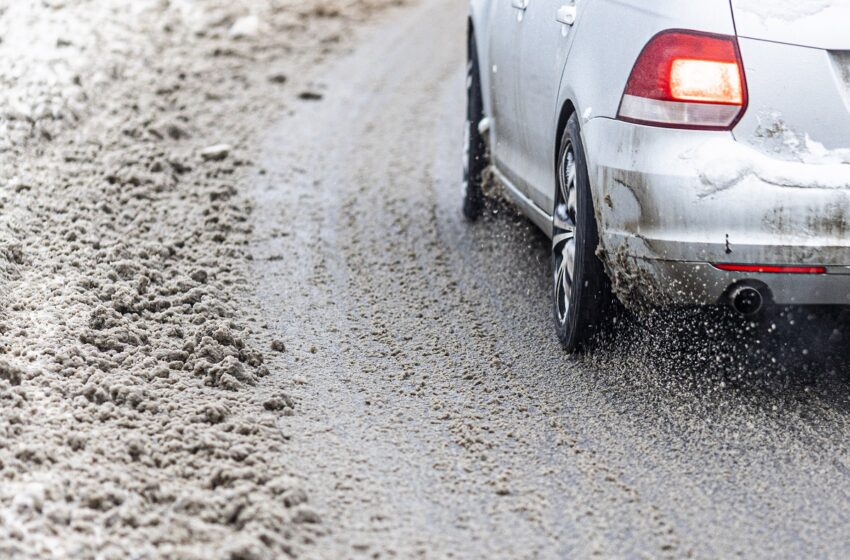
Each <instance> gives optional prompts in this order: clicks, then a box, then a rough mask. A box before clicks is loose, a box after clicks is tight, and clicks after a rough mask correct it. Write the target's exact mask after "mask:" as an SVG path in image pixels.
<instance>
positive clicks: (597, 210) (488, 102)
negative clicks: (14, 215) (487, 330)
mask: <svg viewBox="0 0 850 560" xmlns="http://www.w3.org/2000/svg"><path fill="white" fill-rule="evenodd" d="M469 14H470V15H469V22H468V26H469V34H468V37H469V38H468V46H469V48H468V65H467V70H468V76H467V78H468V79H467V93H468V95H467V100H468V102H467V123H466V128H465V142H464V146H465V152H464V195H463V196H464V199H463V213H464V214H465V216H466V217H467V218H469V219H470V220H475V219H477V218H478V217H479V216H480V215H481V214H482V212H483V211H484V207H485V197H484V194H483V189H484V186H483V183H484V180H485V176H487V177H489V176H493V177H495V178H496V179H497V180H498V181H499V183H501V184H502V185H504V187H505V190H507V192H509V193H510V195H511V197H512V198H513V199H514V201H515V202H516V203H517V205H518V206H519V207H520V208H521V210H522V212H523V213H525V214H526V215H527V216H528V217H529V218H530V220H531V221H533V222H534V223H535V224H536V225H537V226H539V227H540V228H541V229H542V230H543V231H544V232H545V233H546V234H547V235H548V236H549V238H551V241H552V243H551V247H552V286H553V290H552V291H553V295H554V297H553V314H554V318H555V325H556V329H557V334H558V337H559V339H560V340H561V343H562V344H563V346H564V348H565V349H566V350H567V351H571V352H572V351H577V350H581V349H587V348H590V347H591V346H593V345H594V341H595V340H597V339H598V338H599V337H598V336H597V335H598V334H599V333H600V332H602V331H604V330H605V326H606V325H607V324H608V323H609V322H610V320H611V317H612V315H614V314H616V313H617V312H618V309H619V308H620V306H621V305H625V307H627V308H632V309H645V308H659V307H661V308H667V307H681V306H716V305H718V304H720V305H729V306H731V307H732V308H733V309H734V310H736V311H737V312H738V313H740V314H741V315H743V316H746V317H756V316H757V315H758V314H760V313H762V311H763V309H764V308H765V307H766V306H779V305H782V306H785V305H829V306H838V305H848V304H850V34H848V33H846V26H845V23H846V22H848V21H850V2H848V1H847V0H843V1H829V0H819V1H816V2H815V1H812V2H791V1H787V0H783V1H776V2H762V1H761V0H731V1H730V0H700V1H699V2H696V1H683V0H652V1H651V2H650V1H647V0H575V1H574V2H572V1H571V0H472V1H471V2H470V10H469ZM488 168H489V169H492V173H487V172H486V171H487V169H488Z"/></svg>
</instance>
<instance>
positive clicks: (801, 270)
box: [712, 264, 826, 274]
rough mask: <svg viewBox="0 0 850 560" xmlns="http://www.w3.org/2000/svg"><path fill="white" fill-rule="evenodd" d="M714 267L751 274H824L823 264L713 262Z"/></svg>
mask: <svg viewBox="0 0 850 560" xmlns="http://www.w3.org/2000/svg"><path fill="white" fill-rule="evenodd" d="M712 266H713V267H714V268H717V269H720V270H725V271H727V272H749V273H752V274H826V267H824V266H799V265H798V266H777V265H760V264H714V265H712Z"/></svg>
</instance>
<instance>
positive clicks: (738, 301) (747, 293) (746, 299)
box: [729, 285, 764, 317]
mask: <svg viewBox="0 0 850 560" xmlns="http://www.w3.org/2000/svg"><path fill="white" fill-rule="evenodd" d="M729 299H730V301H731V303H732V309H734V310H735V311H737V312H738V313H740V314H741V315H744V316H745V317H750V316H753V315H757V314H758V313H759V312H760V311H761V310H762V309H763V308H764V295H762V293H761V291H760V290H758V289H757V288H753V287H752V286H746V285H744V286H738V287H737V288H735V289H734V290H732V293H731V294H729Z"/></svg>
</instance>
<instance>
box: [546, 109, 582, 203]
mask: <svg viewBox="0 0 850 560" xmlns="http://www.w3.org/2000/svg"><path fill="white" fill-rule="evenodd" d="M575 112H576V107H575V105H574V104H573V102H572V100H571V99H569V98H568V99H565V100H564V102H563V103H562V104H561V109H560V111H559V112H558V126H557V127H556V128H555V142H554V143H553V144H554V146H555V151H554V152H553V153H552V169H553V170H554V176H555V180H556V181H557V177H558V165H559V161H558V157H559V156H560V155H561V141H562V140H563V138H564V131H565V130H566V129H567V122H568V121H569V120H570V117H572V116H573V115H574V114H575ZM556 188H557V185H556ZM553 204H554V203H553ZM548 210H549V213H550V214H552V213H553V212H554V208H549V209H548Z"/></svg>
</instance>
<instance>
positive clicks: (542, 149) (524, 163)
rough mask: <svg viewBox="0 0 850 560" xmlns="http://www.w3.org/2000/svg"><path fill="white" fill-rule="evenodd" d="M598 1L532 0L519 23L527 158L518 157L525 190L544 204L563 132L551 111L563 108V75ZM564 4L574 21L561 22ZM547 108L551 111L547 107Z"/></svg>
mask: <svg viewBox="0 0 850 560" xmlns="http://www.w3.org/2000/svg"><path fill="white" fill-rule="evenodd" d="M594 1H595V0H575V1H574V3H571V4H570V3H569V2H566V1H565V0H527V7H526V10H525V12H524V14H523V17H522V18H521V21H520V22H519V23H518V26H519V27H520V33H519V41H518V49H517V50H518V54H519V69H520V71H519V75H518V76H517V77H518V79H519V93H520V111H521V112H520V119H519V121H518V123H519V124H520V125H521V126H520V130H519V133H518V137H519V139H520V149H521V153H522V157H520V158H519V159H518V160H517V168H516V176H517V177H516V179H517V180H518V181H519V182H520V183H521V185H522V188H523V192H525V193H526V194H527V195H528V196H529V198H531V199H532V200H533V201H534V202H535V204H536V205H538V206H540V207H541V208H542V207H545V205H547V204H549V203H550V202H549V201H550V200H551V198H552V192H553V191H554V187H553V185H554V184H555V166H554V165H553V163H552V162H553V161H554V157H555V155H556V154H555V153H554V149H553V142H552V139H553V138H555V136H556V135H557V134H558V131H557V130H556V128H557V125H558V122H557V120H556V119H553V118H552V117H551V115H552V114H553V113H555V111H556V110H557V107H558V93H559V89H560V83H561V76H562V75H563V71H564V65H565V63H566V61H567V55H568V54H569V51H570V47H571V46H572V44H573V41H574V39H575V37H576V35H577V34H578V33H579V32H580V31H579V30H580V29H581V27H582V25H583V21H584V17H585V14H586V13H589V10H592V4H593V2H594ZM563 6H568V7H571V8H573V9H575V14H576V21H575V23H573V24H572V25H566V24H564V23H560V22H558V21H557V14H558V10H559V9H560V8H561V7H563ZM540 53H546V56H540ZM546 107H548V108H550V110H549V111H546V110H542V109H544V108H546Z"/></svg>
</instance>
